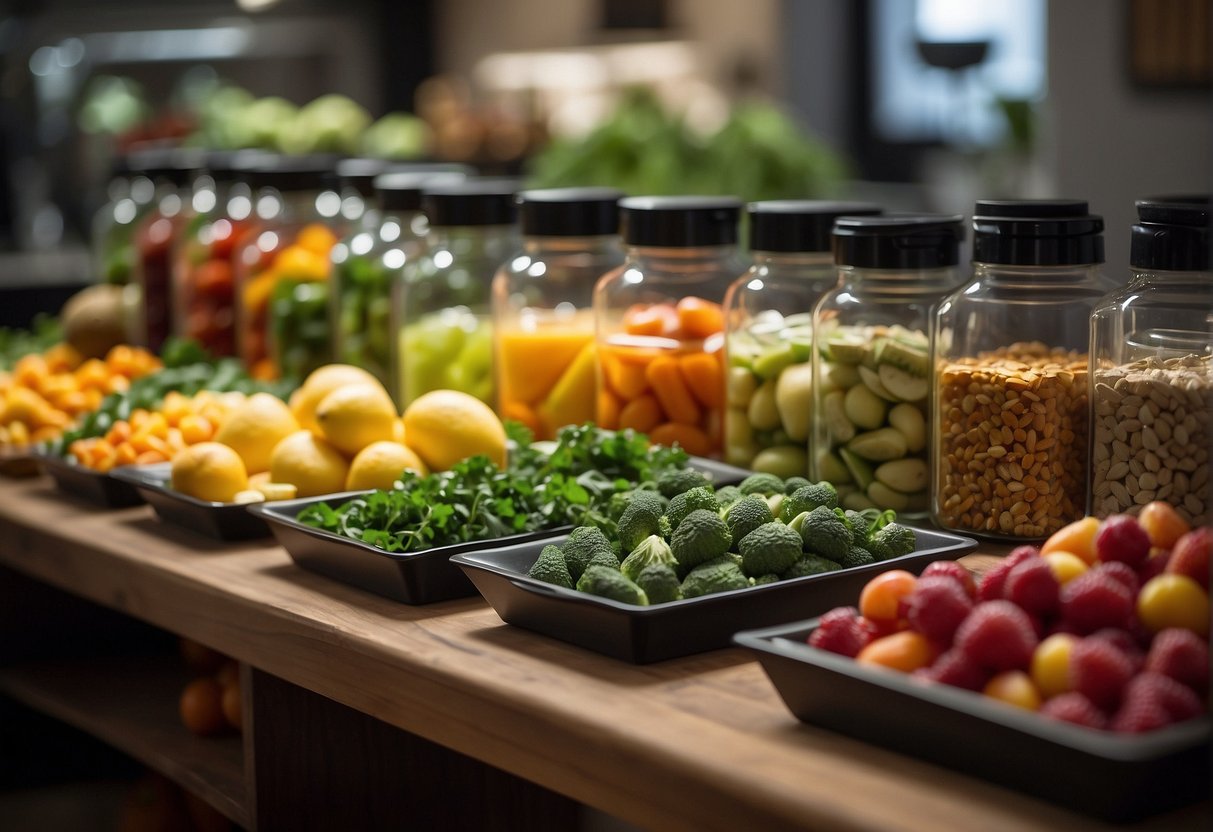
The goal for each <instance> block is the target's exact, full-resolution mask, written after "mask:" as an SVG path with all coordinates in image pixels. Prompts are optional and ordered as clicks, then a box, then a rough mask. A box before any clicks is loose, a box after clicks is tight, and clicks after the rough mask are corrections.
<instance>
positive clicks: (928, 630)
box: [809, 502, 1213, 733]
mask: <svg viewBox="0 0 1213 832" xmlns="http://www.w3.org/2000/svg"><path fill="white" fill-rule="evenodd" d="M1211 553H1213V529H1211V528H1209V527H1200V528H1197V529H1192V530H1190V529H1189V528H1188V525H1187V523H1186V521H1185V520H1184V519H1183V518H1182V517H1181V516H1180V515H1179V514H1178V513H1177V512H1176V511H1175V509H1174V508H1172V507H1171V506H1169V505H1167V504H1166V503H1162V502H1153V503H1150V504H1148V505H1147V506H1145V508H1143V510H1142V516H1141V518H1140V519H1137V518H1134V517H1130V516H1128V515H1114V516H1112V517H1109V518H1107V519H1105V520H1103V521H1102V522H1101V521H1100V520H1097V519H1095V518H1093V517H1087V518H1085V519H1083V520H1078V521H1076V522H1074V523H1071V524H1069V525H1067V526H1065V527H1063V528H1061V529H1059V530H1058V531H1057V532H1055V533H1054V534H1053V535H1052V536H1051V537H1050V538H1049V539H1048V540H1047V541H1046V542H1045V544H1044V545H1043V546H1042V547H1040V548H1039V549H1037V548H1036V547H1034V546H1020V547H1018V548H1017V549H1015V550H1014V551H1012V552H1011V554H1010V555H1008V556H1007V557H1006V558H1004V559H1003V560H1002V561H1001V562H1000V563H999V564H998V565H997V566H995V567H993V568H992V569H991V570H990V571H988V572H987V573H986V574H985V575H984V576H983V577H982V579H981V581H980V582H976V583H975V582H974V580H973V578H972V577H971V576H970V575H969V573H968V572H967V571H966V570H965V569H963V568H962V567H961V566H959V565H958V564H955V563H950V562H949V563H944V562H940V563H933V564H931V565H930V566H928V567H927V568H926V570H924V571H923V573H922V576H921V577H919V578H915V577H914V576H913V575H911V574H910V573H908V572H903V571H900V570H894V571H892V572H885V573H883V574H881V575H878V576H876V577H875V578H873V579H872V580H871V581H870V582H869V583H868V584H867V586H865V587H864V589H863V592H862V593H861V594H860V597H859V606H858V609H856V608H855V607H838V608H836V609H834V610H831V611H830V612H828V613H826V614H825V615H824V616H822V617H821V619H820V622H819V625H818V627H817V628H816V629H815V630H814V631H813V633H812V635H810V636H809V644H810V645H811V646H813V647H817V648H820V649H823V650H828V651H830V652H834V653H839V654H841V655H844V656H850V657H853V658H854V659H855V660H856V661H857V662H859V663H860V664H864V665H870V666H872V667H882V668H887V669H892V670H897V671H901V672H904V673H912V674H913V676H914V678H915V679H918V680H921V681H922V682H923V683H924V684H938V683H943V684H949V685H953V686H955V687H959V688H964V689H966V690H971V691H977V692H982V693H984V694H985V695H986V696H988V697H991V698H993V699H998V700H1001V701H1003V702H1006V703H1007V704H1009V705H1014V706H1017V707H1020V708H1024V709H1027V710H1032V711H1039V712H1040V713H1041V714H1042V715H1043V716H1045V717H1048V718H1050V719H1056V720H1061V721H1064V722H1070V723H1074V724H1077V725H1083V726H1086V727H1088V728H1099V729H1107V730H1111V731H1117V732H1123V733H1142V732H1147V731H1152V730H1155V729H1157V728H1162V727H1164V726H1167V725H1171V724H1174V723H1178V722H1183V721H1185V720H1188V719H1192V718H1194V717H1197V716H1199V715H1201V714H1204V713H1206V712H1207V709H1208V708H1207V703H1208V682H1209V641H1208V639H1209V614H1210V608H1209V558H1210V554H1211Z"/></svg>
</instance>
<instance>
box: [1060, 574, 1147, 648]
mask: <svg viewBox="0 0 1213 832" xmlns="http://www.w3.org/2000/svg"><path fill="white" fill-rule="evenodd" d="M1132 615H1133V594H1132V593H1131V592H1129V590H1128V588H1127V587H1126V586H1125V585H1124V584H1123V583H1121V582H1120V581H1119V580H1117V579H1116V578H1115V577H1113V576H1112V575H1109V574H1107V573H1105V572H1098V571H1096V570H1094V569H1092V570H1090V571H1089V572H1086V573H1084V574H1082V575H1079V576H1078V577H1077V578H1075V579H1074V580H1072V581H1070V582H1069V583H1068V584H1066V585H1065V586H1063V587H1062V588H1061V617H1062V619H1063V620H1065V621H1067V622H1069V623H1070V624H1071V625H1072V626H1073V627H1074V629H1075V632H1079V633H1092V632H1095V631H1096V630H1098V629H1100V628H1101V627H1124V626H1125V624H1126V623H1127V622H1128V621H1129V618H1130V617H1131V616H1132Z"/></svg>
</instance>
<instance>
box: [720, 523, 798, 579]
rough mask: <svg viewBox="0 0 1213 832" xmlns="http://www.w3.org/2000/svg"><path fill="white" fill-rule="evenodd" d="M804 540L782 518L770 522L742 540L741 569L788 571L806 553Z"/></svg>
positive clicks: (754, 572)
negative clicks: (779, 520)
mask: <svg viewBox="0 0 1213 832" xmlns="http://www.w3.org/2000/svg"><path fill="white" fill-rule="evenodd" d="M803 547H804V543H803V541H802V540H801V538H800V535H799V534H797V533H796V532H795V531H794V530H793V529H789V528H788V527H787V526H785V525H784V524H783V523H780V522H778V521H776V522H772V523H766V524H764V525H762V526H759V527H758V528H756V529H754V531H752V532H750V533H749V534H747V535H746V536H745V537H743V538H742V539H741V543H740V544H738V547H737V548H738V549H739V550H740V551H741V571H742V572H744V573H745V574H747V575H750V576H758V575H765V574H767V573H768V572H774V573H776V574H778V573H780V572H784V571H785V570H787V569H788V568H789V567H791V565H792V564H793V563H795V562H796V561H798V560H800V558H801V556H802V555H803V554H804V551H803Z"/></svg>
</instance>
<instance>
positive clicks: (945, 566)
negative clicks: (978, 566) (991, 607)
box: [921, 560, 977, 598]
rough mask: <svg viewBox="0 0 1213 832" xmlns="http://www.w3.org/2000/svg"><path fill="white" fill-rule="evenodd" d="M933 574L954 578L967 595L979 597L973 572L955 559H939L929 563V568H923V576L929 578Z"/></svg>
mask: <svg viewBox="0 0 1213 832" xmlns="http://www.w3.org/2000/svg"><path fill="white" fill-rule="evenodd" d="M932 575H946V576H948V577H949V578H953V579H955V580H956V581H957V582H958V583H959V584H960V585H961V586H962V587H963V588H964V591H965V594H966V595H968V596H969V597H970V598H976V597H977V583H976V582H975V581H974V580H973V574H972V573H971V572H969V570H968V569H965V568H964V567H963V566H961V565H960V564H959V563H957V562H956V561H954V560H937V561H933V562H931V563H928V564H927V568H926V569H924V570H922V575H921V577H923V578H929V577H931V576H932Z"/></svg>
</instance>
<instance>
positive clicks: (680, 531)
mask: <svg viewBox="0 0 1213 832" xmlns="http://www.w3.org/2000/svg"><path fill="white" fill-rule="evenodd" d="M732 544H733V535H731V534H729V527H728V526H726V525H725V522H724V521H723V520H721V519H720V515H719V514H717V513H716V512H714V511H708V510H706V509H702V508H700V509H695V510H694V511H692V512H691V513H690V514H688V515H687V516H686V517H685V518H683V521H682V522H681V523H679V524H678V527H677V528H675V529H674V535H673V537H672V538H671V540H670V548H671V549H673V550H674V557H675V558H676V559H677V560H678V565H679V566H680V567H681V568H682V569H684V570H685V569H692V568H694V567H696V566H698V565H699V564H701V563H703V562H704V561H707V560H711V559H712V558H714V557H718V556H720V555H723V554H724V553H725V552H727V551H729V546H731V545H732Z"/></svg>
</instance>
